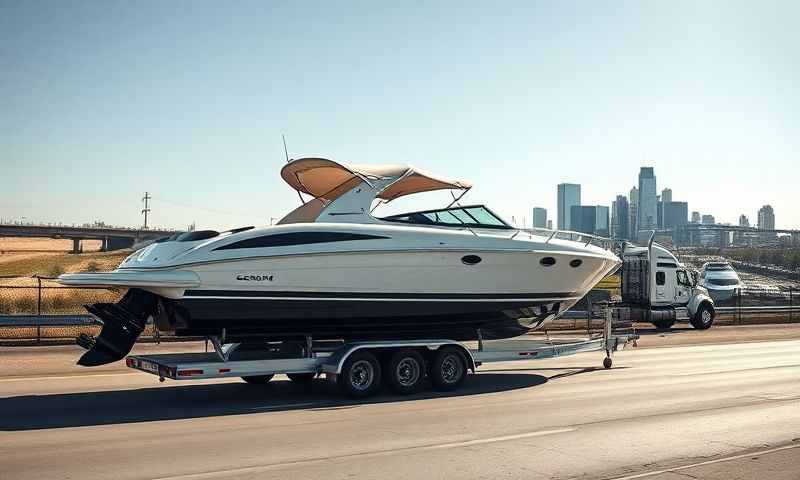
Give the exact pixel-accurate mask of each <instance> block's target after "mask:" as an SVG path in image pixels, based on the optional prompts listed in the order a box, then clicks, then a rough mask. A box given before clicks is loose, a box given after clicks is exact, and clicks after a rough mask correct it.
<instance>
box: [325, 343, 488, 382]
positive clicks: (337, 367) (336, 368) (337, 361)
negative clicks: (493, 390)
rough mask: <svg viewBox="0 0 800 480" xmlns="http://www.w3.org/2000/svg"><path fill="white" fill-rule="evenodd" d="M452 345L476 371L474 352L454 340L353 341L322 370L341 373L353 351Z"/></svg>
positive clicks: (333, 355)
mask: <svg viewBox="0 0 800 480" xmlns="http://www.w3.org/2000/svg"><path fill="white" fill-rule="evenodd" d="M445 345H451V346H454V347H456V348H458V349H459V350H461V352H463V353H464V358H466V359H467V367H468V368H469V369H470V370H471V371H472V372H473V373H474V372H475V369H476V368H477V366H478V364H477V363H476V362H475V358H474V357H473V356H472V352H471V351H470V350H469V349H468V348H466V347H465V346H464V345H462V344H460V343H459V342H456V341H454V340H416V341H407V342H406V341H392V342H363V343H351V344H347V345H345V346H343V347H342V348H340V349H339V350H337V351H335V352H334V353H333V354H331V356H330V357H328V359H327V360H326V361H325V363H323V364H322V371H323V372H324V373H332V374H337V375H338V374H339V373H341V372H342V367H343V366H344V362H346V361H347V359H348V358H349V357H350V355H352V354H353V353H355V352H357V351H359V350H373V351H374V350H389V349H398V348H406V347H410V348H414V347H416V348H425V349H427V350H430V351H431V352H433V351H435V350H437V349H439V348H440V347H442V346H445Z"/></svg>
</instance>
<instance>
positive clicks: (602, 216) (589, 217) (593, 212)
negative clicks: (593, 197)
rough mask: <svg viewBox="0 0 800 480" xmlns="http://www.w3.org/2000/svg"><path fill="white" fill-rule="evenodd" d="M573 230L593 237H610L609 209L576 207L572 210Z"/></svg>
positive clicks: (592, 206) (594, 206)
mask: <svg viewBox="0 0 800 480" xmlns="http://www.w3.org/2000/svg"><path fill="white" fill-rule="evenodd" d="M570 224H571V225H572V230H574V231H576V232H581V233H588V234H591V235H600V236H603V237H608V236H609V233H610V232H609V222H608V207H606V206H603V205H591V206H589V205H574V206H573V207H572V208H571V209H570Z"/></svg>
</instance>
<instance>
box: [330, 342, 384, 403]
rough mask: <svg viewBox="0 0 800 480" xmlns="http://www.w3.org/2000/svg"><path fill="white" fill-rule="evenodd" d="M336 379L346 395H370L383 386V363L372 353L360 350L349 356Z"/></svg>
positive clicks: (357, 396) (361, 396) (355, 396)
mask: <svg viewBox="0 0 800 480" xmlns="http://www.w3.org/2000/svg"><path fill="white" fill-rule="evenodd" d="M336 381H337V383H338V384H339V388H340V389H341V390H342V392H343V393H344V394H345V395H347V396H349V397H352V398H365V397H368V396H370V395H372V394H374V393H375V392H377V391H378V389H380V387H381V364H380V362H378V359H377V358H375V355H373V354H372V353H370V352H368V351H366V350H358V351H356V352H353V353H352V354H351V355H350V356H349V357H347V360H345V362H344V365H342V371H341V373H339V375H338V376H337V378H336Z"/></svg>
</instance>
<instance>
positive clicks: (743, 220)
mask: <svg viewBox="0 0 800 480" xmlns="http://www.w3.org/2000/svg"><path fill="white" fill-rule="evenodd" d="M739 226H740V227H749V226H750V219H749V218H747V215H745V214H741V215H739Z"/></svg>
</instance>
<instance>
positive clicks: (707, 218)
mask: <svg viewBox="0 0 800 480" xmlns="http://www.w3.org/2000/svg"><path fill="white" fill-rule="evenodd" d="M716 223H717V220H716V219H715V218H714V215H703V225H714V224H716Z"/></svg>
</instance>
